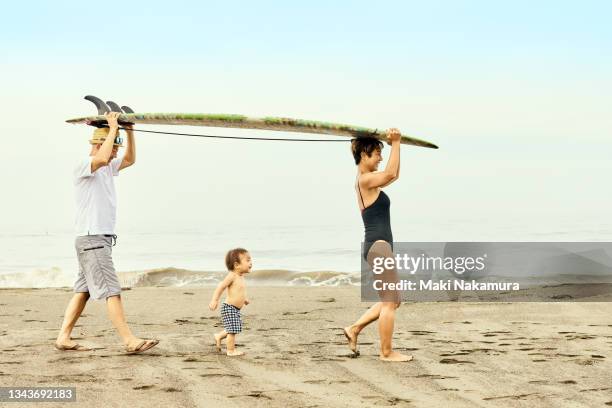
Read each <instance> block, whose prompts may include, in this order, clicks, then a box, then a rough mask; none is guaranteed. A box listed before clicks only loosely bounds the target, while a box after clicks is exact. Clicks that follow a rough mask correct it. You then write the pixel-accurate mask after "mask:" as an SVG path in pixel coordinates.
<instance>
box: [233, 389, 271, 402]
mask: <svg viewBox="0 0 612 408" xmlns="http://www.w3.org/2000/svg"><path fill="white" fill-rule="evenodd" d="M241 397H251V398H265V399H268V400H272V397H270V396H268V395H266V394H264V393H263V391H251V392H249V393H248V394H241V395H228V396H227V398H241Z"/></svg>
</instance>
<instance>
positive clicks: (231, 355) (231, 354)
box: [227, 350, 244, 357]
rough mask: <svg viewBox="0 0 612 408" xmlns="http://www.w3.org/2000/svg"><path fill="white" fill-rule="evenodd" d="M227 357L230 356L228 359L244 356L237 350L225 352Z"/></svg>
mask: <svg viewBox="0 0 612 408" xmlns="http://www.w3.org/2000/svg"><path fill="white" fill-rule="evenodd" d="M227 355H228V356H230V357H235V356H242V355H244V352H243V351H238V350H232V351H229V350H227Z"/></svg>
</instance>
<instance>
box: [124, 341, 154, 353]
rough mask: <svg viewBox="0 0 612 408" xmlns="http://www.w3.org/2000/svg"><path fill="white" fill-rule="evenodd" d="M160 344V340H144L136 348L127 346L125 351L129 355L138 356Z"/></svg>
mask: <svg viewBox="0 0 612 408" xmlns="http://www.w3.org/2000/svg"><path fill="white" fill-rule="evenodd" d="M158 344H159V340H143V341H141V342H140V343H138V345H137V346H136V347H127V346H126V348H125V351H126V352H127V354H138V353H142V352H143V351H147V350H149V349H151V348H153V347H155V346H157V345H158Z"/></svg>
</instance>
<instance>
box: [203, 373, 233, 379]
mask: <svg viewBox="0 0 612 408" xmlns="http://www.w3.org/2000/svg"><path fill="white" fill-rule="evenodd" d="M200 377H203V378H207V377H233V378H242V376H241V375H238V374H221V373H210V374H200Z"/></svg>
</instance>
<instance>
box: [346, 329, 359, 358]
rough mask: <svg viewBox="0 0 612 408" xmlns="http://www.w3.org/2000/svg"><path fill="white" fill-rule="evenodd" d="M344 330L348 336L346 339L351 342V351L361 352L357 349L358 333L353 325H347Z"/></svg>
mask: <svg viewBox="0 0 612 408" xmlns="http://www.w3.org/2000/svg"><path fill="white" fill-rule="evenodd" d="M343 331H344V337H346V339H347V340H348V342H349V344H348V346H349V348H350V349H351V351H352V352H353V353H355V354H359V352H358V351H357V334H356V333H355V332H354V331H353V329H352V328H351V326H349V327H345V328H344V329H343Z"/></svg>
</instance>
